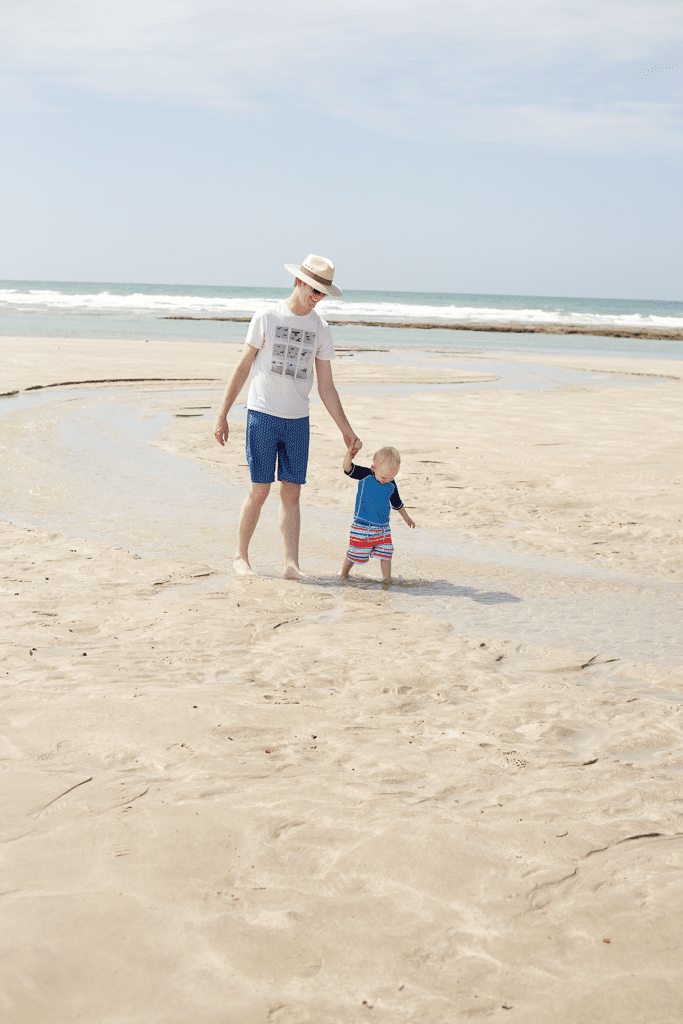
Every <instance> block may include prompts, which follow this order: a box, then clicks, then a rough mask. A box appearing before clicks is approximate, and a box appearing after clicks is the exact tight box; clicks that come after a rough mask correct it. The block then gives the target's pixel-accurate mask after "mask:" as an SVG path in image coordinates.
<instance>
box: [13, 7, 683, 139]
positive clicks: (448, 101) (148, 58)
mask: <svg viewBox="0 0 683 1024" xmlns="http://www.w3.org/2000/svg"><path fill="white" fill-rule="evenodd" d="M6 7H7V11H8V13H7V17H6V24H5V29H4V31H3V42H2V43H0V62H1V63H2V65H3V66H4V74H3V81H4V84H5V88H6V89H7V88H9V87H11V89H12V92H13V94H14V95H15V96H16V95H19V96H22V95H23V96H27V97H34V98H35V97H36V96H37V95H39V94H41V95H45V94H46V91H47V89H48V87H50V88H53V87H54V86H58V87H59V86H66V87H68V88H71V89H77V90H83V91H86V92H88V93H91V94H99V95H104V96H107V97H110V98H115V99H121V100H126V101H130V102H156V103H165V104H183V105H194V106H200V107H209V108H216V109H221V110H225V111H228V112H233V113H237V114H250V115H258V114H259V112H261V111H264V112H266V111H270V112H272V111H278V110H280V109H283V108H284V110H286V111H289V110H291V109H293V108H299V109H303V110H308V111H310V112H312V113H313V114H317V115H319V116H320V117H329V116H335V117H341V118H344V119H345V120H348V121H351V122H353V123H358V124H372V125H373V126H375V127H376V128H377V129H378V130H382V131H387V132H390V133H391V134H398V135H401V136H403V137H408V138H420V137H424V136H425V134H426V133H427V132H429V133H433V132H434V131H438V132H441V133H444V132H445V133H449V134H453V137H456V136H455V134H454V133H458V134H457V137H458V138H461V140H462V141H463V142H468V141H475V140H478V139H488V138H490V137H495V138H496V139H498V140H500V138H506V139H510V140H517V141H520V142H530V141H533V142H534V143H535V144H539V145H547V146H550V147H552V148H557V147H558V146H559V147H560V148H562V147H564V146H565V145H568V144H577V143H578V144H579V145H580V146H581V147H582V148H588V149H590V148H591V147H593V148H598V149H605V148H610V147H611V148H612V149H619V148H622V147H624V146H626V147H628V146H631V145H633V144H637V143H638V141H640V142H642V143H646V144H648V145H652V146H659V147H664V148H674V147H675V146H676V145H678V144H679V139H680V118H679V116H678V115H677V113H676V97H675V95H673V94H672V95H671V96H669V97H667V98H666V100H663V99H662V97H656V100H657V102H647V101H645V100H644V98H643V97H642V96H640V95H638V94H637V90H638V88H640V87H641V86H640V84H639V82H638V81H637V80H636V77H635V74H634V69H633V68H631V69H630V70H629V72H628V75H627V76H626V77H628V79H629V81H630V86H631V88H632V89H633V90H636V92H635V93H633V94H631V95H627V94H626V93H625V92H624V89H623V88H621V91H620V89H616V93H617V94H616V95H610V89H611V91H612V93H614V92H615V88H614V87H613V86H612V84H611V83H610V81H609V76H610V72H611V73H612V78H614V77H615V76H616V77H617V78H618V77H619V75H620V74H622V70H621V69H622V68H623V65H624V64H625V63H627V62H633V61H638V62H640V64H639V66H640V68H642V67H643V65H645V66H647V67H653V66H655V65H654V61H656V60H657V57H658V56H660V54H659V53H658V52H657V51H661V50H667V52H668V51H669V50H670V48H671V46H672V44H673V43H675V42H676V41H677V40H681V38H682V37H683V22H682V20H681V18H680V3H679V0H601V2H597V3H596V2H595V0H518V2H517V3H515V4H514V5H511V4H510V3H509V0H476V2H474V0H472V2H471V0H343V2H340V3H339V4H337V5H336V6H335V7H334V8H330V9H322V10H321V7H320V5H318V4H313V3H312V2H311V0H290V2H288V3H287V4H282V3H281V2H275V0H250V3H249V5H244V4H243V3H242V2H241V0H240V2H237V0H145V2H143V3H141V2H140V0H135V2H131V0H119V2H118V3H117V4H111V3H110V2H109V0H32V2H31V3H26V2H25V0H11V2H10V3H9V4H7V5H6ZM664 56H666V54H665V55H664ZM653 58H654V61H653ZM669 63H671V62H669ZM635 70H637V69H635ZM680 77H681V75H680V71H679V72H678V74H677V75H676V73H674V74H673V75H672V76H671V80H670V81H669V85H670V87H671V90H672V93H673V91H674V90H675V89H677V88H679V87H680ZM642 87H643V88H644V87H646V86H642ZM651 99H652V98H651V97H650V98H649V100H651ZM285 116H286V115H285ZM463 133H464V135H463ZM501 133H502V134H501Z"/></svg>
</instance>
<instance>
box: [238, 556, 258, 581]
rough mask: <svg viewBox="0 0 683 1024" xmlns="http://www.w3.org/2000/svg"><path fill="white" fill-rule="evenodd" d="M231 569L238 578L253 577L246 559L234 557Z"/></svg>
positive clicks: (252, 571) (253, 574)
mask: <svg viewBox="0 0 683 1024" xmlns="http://www.w3.org/2000/svg"><path fill="white" fill-rule="evenodd" d="M232 568H233V570H234V572H236V573H237V575H238V576H255V575H256V574H255V573H254V570H253V569H252V567H251V566H250V565H249V562H248V561H247V560H246V558H242V556H241V555H235V559H234V561H233V563H232Z"/></svg>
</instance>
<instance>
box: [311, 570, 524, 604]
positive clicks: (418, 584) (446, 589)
mask: <svg viewBox="0 0 683 1024" xmlns="http://www.w3.org/2000/svg"><path fill="white" fill-rule="evenodd" d="M310 582H311V583H314V584H315V585H317V586H323V587H353V588H354V589H356V590H377V589H378V588H381V589H382V590H391V591H398V592H399V593H401V594H405V595H407V596H415V597H465V598H469V600H470V601H476V603H477V604H517V603H518V602H520V601H521V600H522V598H521V597H517V596H516V595H515V594H510V593H508V592H507V591H505V590H477V589H476V588H475V587H464V586H457V585H456V584H455V583H451V582H450V580H425V579H412V580H407V579H404V578H403V577H402V576H394V577H393V578H392V579H391V580H390V581H389V582H388V583H385V582H384V581H383V580H382V579H372V578H371V577H368V576H349V578H348V579H346V580H342V579H341V578H340V577H339V576H329V577H320V576H319V577H317V578H315V579H314V578H312V579H311V581H310Z"/></svg>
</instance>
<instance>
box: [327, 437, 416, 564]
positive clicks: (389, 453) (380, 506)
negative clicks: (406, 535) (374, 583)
mask: <svg viewBox="0 0 683 1024" xmlns="http://www.w3.org/2000/svg"><path fill="white" fill-rule="evenodd" d="M400 468H401V456H400V455H399V453H398V452H397V451H396V449H395V448H380V450H379V451H378V452H375V454H374V457H373V463H372V466H371V467H370V468H369V469H368V467H367V466H356V465H354V463H353V462H352V456H351V448H349V449H348V451H347V452H346V455H345V457H344V472H345V473H346V475H347V476H350V477H351V479H352V480H357V481H358V493H357V494H356V507H355V509H354V513H353V523H352V524H351V538H350V540H349V549H348V551H347V552H346V558H345V559H344V564H343V565H342V568H341V572H340V574H339V575H340V576H341V577H342V579H347V577H348V575H349V572H350V571H351V569H352V568H353V566H354V564H356V565H363V564H365V562H367V561H368V559H369V558H370V555H374V556H375V558H379V564H380V567H381V569H382V579H383V580H390V579H391V556H392V554H393V552H394V545H393V544H392V543H391V528H390V526H389V513H390V510H391V509H392V508H393V509H396V511H397V512H399V513H400V514H401V516H402V517H403V519H405V521H406V523H407V524H408V526H410V527H411V528H414V527H415V523H414V522H413V520H412V519H411V518H410V516H409V515H408V513H407V512H406V510H405V507H404V505H403V502H402V501H401V498H400V497H399V493H398V487H397V486H396V484H395V483H394V477H395V476H396V474H397V473H398V471H399V469H400Z"/></svg>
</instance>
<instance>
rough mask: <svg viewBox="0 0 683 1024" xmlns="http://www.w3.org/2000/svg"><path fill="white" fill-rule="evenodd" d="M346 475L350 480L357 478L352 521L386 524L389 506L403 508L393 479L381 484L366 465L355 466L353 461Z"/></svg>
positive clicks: (373, 524) (369, 524)
mask: <svg viewBox="0 0 683 1024" xmlns="http://www.w3.org/2000/svg"><path fill="white" fill-rule="evenodd" d="M346 475H347V476H350V477H351V479H352V480H358V493H357V494H356V507H355V509H354V511H353V518H354V522H356V523H362V524H363V525H364V526H388V525H389V514H390V511H391V508H395V509H396V511H398V510H399V509H400V508H403V502H402V501H401V498H400V497H399V493H398V487H397V486H396V484H395V483H394V481H393V480H390V481H389V482H388V483H386V484H381V483H379V481H378V480H376V479H375V474H374V473H373V472H372V470H371V469H370V468H369V467H368V466H356V465H355V463H353V462H352V463H351V472H350V473H347V474H346ZM390 506H391V507H390Z"/></svg>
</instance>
